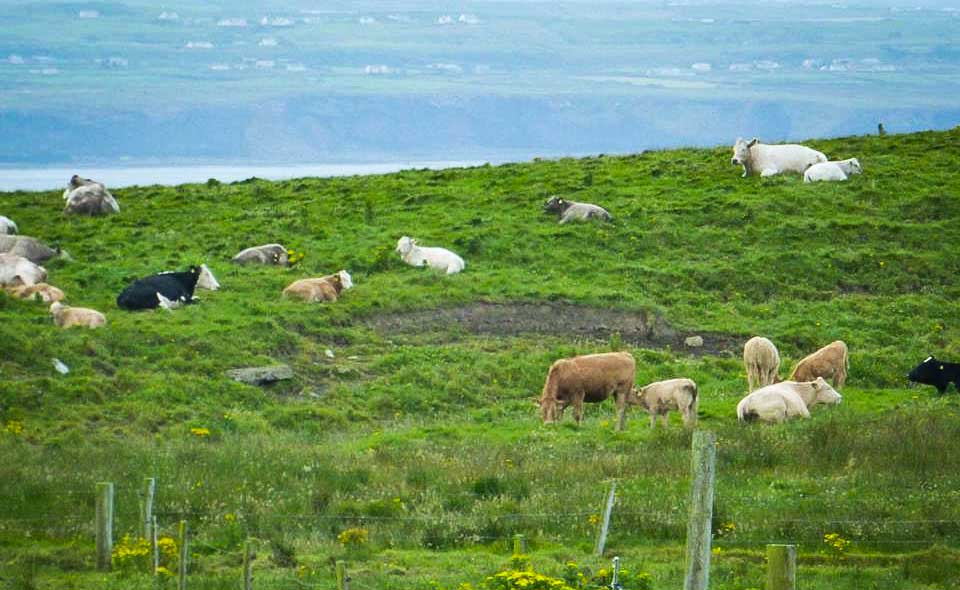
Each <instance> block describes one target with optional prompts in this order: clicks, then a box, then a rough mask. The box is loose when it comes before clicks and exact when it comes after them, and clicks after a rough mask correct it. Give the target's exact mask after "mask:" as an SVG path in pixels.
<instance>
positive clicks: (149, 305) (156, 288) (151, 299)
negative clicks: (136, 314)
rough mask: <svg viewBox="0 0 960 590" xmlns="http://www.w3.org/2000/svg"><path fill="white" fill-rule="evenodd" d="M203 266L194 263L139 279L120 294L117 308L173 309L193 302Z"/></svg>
mask: <svg viewBox="0 0 960 590" xmlns="http://www.w3.org/2000/svg"><path fill="white" fill-rule="evenodd" d="M203 270H204V269H203V268H201V267H199V266H191V267H190V269H189V270H187V271H183V272H163V273H159V274H155V275H151V276H149V277H144V278H142V279H137V280H136V281H134V282H132V283H130V284H129V285H127V287H126V288H125V289H124V290H123V291H122V292H121V293H120V295H118V296H117V307H119V308H120V309H126V310H137V309H155V308H157V307H161V306H162V307H166V308H168V309H169V308H172V307H176V306H179V305H185V304H189V303H194V302H195V301H196V299H195V298H194V296H193V292H194V290H196V288H197V281H199V280H200V275H201V274H203Z"/></svg>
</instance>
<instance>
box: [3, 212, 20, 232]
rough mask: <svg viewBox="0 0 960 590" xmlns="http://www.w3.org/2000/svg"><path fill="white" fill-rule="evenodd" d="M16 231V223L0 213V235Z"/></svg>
mask: <svg viewBox="0 0 960 590" xmlns="http://www.w3.org/2000/svg"><path fill="white" fill-rule="evenodd" d="M15 233H17V224H16V223H14V222H13V220H12V219H10V218H9V217H5V216H3V215H0V235H11V234H15Z"/></svg>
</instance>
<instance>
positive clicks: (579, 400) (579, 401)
mask: <svg viewBox="0 0 960 590" xmlns="http://www.w3.org/2000/svg"><path fill="white" fill-rule="evenodd" d="M584 397H586V392H584V391H579V392H577V393H576V394H575V395H574V397H573V417H574V419H575V420H576V421H577V426H580V423H581V422H583V399H584Z"/></svg>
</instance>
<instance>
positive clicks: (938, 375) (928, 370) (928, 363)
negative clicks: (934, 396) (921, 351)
mask: <svg viewBox="0 0 960 590" xmlns="http://www.w3.org/2000/svg"><path fill="white" fill-rule="evenodd" d="M907 379H909V380H910V381H913V382H914V383H922V384H924V385H933V386H934V387H936V388H937V393H939V394H941V395H943V394H944V393H945V392H946V391H947V385H949V384H950V383H951V382H952V383H953V385H954V386H955V387H956V388H957V391H960V363H947V362H944V361H940V360H937V359H935V358H933V357H932V356H930V357H927V359H926V360H925V361H923V362H922V363H920V364H919V365H917V366H916V367H914V368H913V370H912V371H910V372H909V373H907Z"/></svg>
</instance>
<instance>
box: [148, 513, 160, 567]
mask: <svg viewBox="0 0 960 590" xmlns="http://www.w3.org/2000/svg"><path fill="white" fill-rule="evenodd" d="M150 544H151V546H152V547H153V575H157V573H158V572H157V570H158V569H159V568H160V546H159V545H157V515H156V514H154V515H153V517H152V518H151V519H150Z"/></svg>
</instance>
